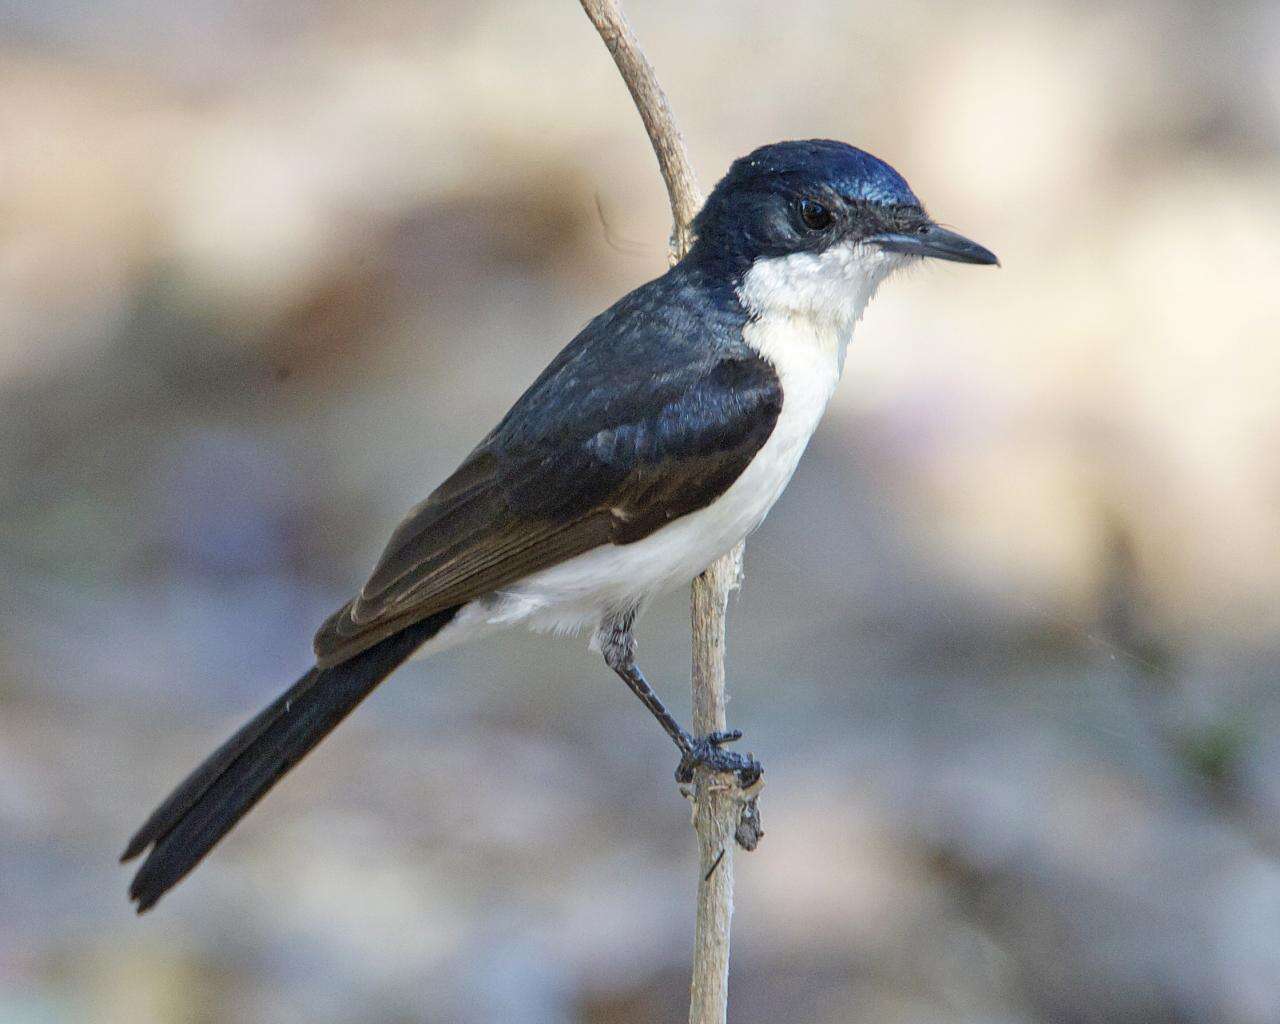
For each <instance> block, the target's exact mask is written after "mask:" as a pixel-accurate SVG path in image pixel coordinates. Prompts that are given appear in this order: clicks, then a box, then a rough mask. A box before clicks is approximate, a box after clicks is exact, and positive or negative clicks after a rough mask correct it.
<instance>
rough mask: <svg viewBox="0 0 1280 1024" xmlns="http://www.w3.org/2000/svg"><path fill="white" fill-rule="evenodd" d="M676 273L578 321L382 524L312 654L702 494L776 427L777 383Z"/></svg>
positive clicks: (700, 501)
mask: <svg viewBox="0 0 1280 1024" xmlns="http://www.w3.org/2000/svg"><path fill="white" fill-rule="evenodd" d="M679 269H680V268H677V270H676V271H673V272H672V273H670V274H668V275H666V276H665V277H663V278H659V279H658V280H657V281H653V282H650V284H648V285H646V286H644V287H643V288H640V289H637V291H635V292H632V293H631V294H630V295H628V296H627V297H626V298H624V299H623V300H621V301H620V302H619V303H618V304H617V305H615V306H614V307H613V308H611V309H610V310H608V311H607V312H605V313H603V314H601V315H600V316H599V317H597V318H596V319H595V320H593V321H592V322H591V323H590V324H589V325H588V326H587V327H586V329H584V330H583V332H582V333H581V334H579V335H578V337H577V338H575V339H574V340H573V342H571V343H570V344H569V346H568V347H567V348H566V349H565V350H564V351H563V352H561V353H560V355H559V356H557V358H556V359H555V361H554V362H552V364H551V365H550V366H549V367H547V369H546V371H544V373H543V374H542V376H541V377H539V378H538V380H537V381H536V382H535V383H534V384H533V386H532V387H530V388H529V390H528V391H526V392H525V394H524V395H523V396H521V398H520V399H519V401H517V403H516V405H515V406H514V407H513V408H512V410H511V411H510V412H509V413H508V414H507V415H506V417H505V418H504V419H503V421H502V422H501V423H500V424H499V425H498V426H497V427H496V428H495V429H494V431H493V432H492V433H491V434H490V435H489V436H488V437H487V438H485V440H484V441H483V442H482V443H481V444H480V446H479V447H478V448H477V449H476V450H475V451H474V452H473V453H472V454H471V455H470V456H469V457H468V458H467V460H466V461H465V462H464V463H463V464H462V466H460V467H459V468H458V470H457V471H456V472H455V473H454V474H453V475H452V476H451V477H449V479H448V480H446V481H445V482H444V483H443V484H442V485H441V486H440V487H439V488H438V489H437V490H436V491H435V492H434V493H433V494H432V495H431V496H430V497H428V498H427V499H426V501H424V502H422V503H421V504H420V505H418V506H417V507H416V508H415V509H414V510H413V511H412V512H411V513H410V514H409V516H408V518H407V519H405V521H404V522H403V523H401V525H400V526H399V528H398V529H397V530H396V531H395V533H394V534H393V536H392V538H391V541H390V543H389V544H388V545H387V548H386V550H385V551H384V552H383V555H382V557H381V559H380V560H379V562H378V564H377V566H376V567H375V569H374V571H373V575H372V576H371V577H370V578H369V581H368V582H367V583H366V584H365V586H364V587H363V588H362V589H361V591H360V594H359V596H358V597H356V598H355V599H354V600H352V601H350V602H349V603H348V604H346V605H345V606H344V607H343V608H341V609H340V610H339V611H338V612H336V613H335V614H334V615H333V616H331V617H330V618H329V620H328V621H327V622H326V623H325V624H324V625H323V626H322V627H321V629H320V631H319V632H318V633H317V634H316V639H315V649H316V656H317V660H318V663H319V664H320V666H321V667H324V666H326V665H333V664H336V663H337V662H340V661H342V660H344V659H346V658H349V657H351V656H352V655H354V654H356V653H358V652H360V651H362V650H365V649H367V648H368V647H370V646H372V645H373V644H375V643H377V642H378V641H380V640H382V639H384V638H385V637H387V636H390V635H391V634H392V633H394V632H396V631H397V630H400V629H403V628H404V627H405V626H406V625H409V624H410V623H413V622H416V621H418V620H419V619H422V618H424V617H425V616H428V615H431V614H433V613H435V612H438V611H440V610H442V609H445V608H450V607H455V606H457V605H459V604H462V603H465V602H467V601H470V600H473V599H475V598H477V597H480V596H483V595H484V594H487V593H490V592H492V591H494V590H496V589H499V588H501V587H503V586H505V585H507V584H510V583H512V582H514V581H516V580H518V579H521V578H523V577H525V576H528V575H530V574H531V573H534V572H537V571H538V570H540V569H545V568H549V567H550V566H553V565H556V564H557V563H560V562H563V561H565V560H567V559H569V558H572V557H573V556H575V555H579V554H582V553H584V552H586V551H589V550H591V549H592V548H595V547H598V546H599V545H601V544H607V543H613V544H628V543H632V542H634V541H637V540H640V539H641V538H643V537H646V536H648V535H649V534H650V533H652V532H653V531H654V530H657V529H658V528H659V527H661V526H664V525H665V524H667V523H669V522H671V521H672V520H674V519H677V518H679V517H680V516H683V515H686V514H688V513H690V512H693V511H696V510H698V509H700V508H704V507H705V506H707V505H708V504H710V503H711V502H712V501H714V500H715V499H716V498H717V497H718V496H719V495H720V494H722V493H723V492H724V491H725V490H726V489H727V488H728V486H729V485H730V484H731V483H733V481H734V480H736V479H737V478H738V476H739V474H741V473H742V471H743V470H744V469H745V468H746V467H747V464H748V463H750V461H751V459H752V458H753V457H754V456H755V454H756V452H758V451H759V450H760V448H761V446H762V445H763V444H764V442H765V441H766V440H767V439H768V437H769V435H770V433H772V431H773V427H774V424H775V422H776V421H777V418H778V414H779V413H780V412H781V409H782V393H781V389H780V387H779V384H778V378H777V374H776V373H775V372H774V369H773V367H772V366H771V365H770V364H769V363H768V362H766V361H765V360H764V359H762V358H761V357H760V356H759V355H758V354H757V353H756V352H755V351H754V350H753V349H751V348H750V347H749V346H747V345H746V344H745V343H744V342H743V341H742V324H743V322H745V315H744V314H742V312H741V310H740V308H735V306H734V305H733V304H730V305H729V308H728V309H727V310H726V309H725V308H723V307H724V305H725V304H724V303H721V304H720V307H721V308H719V309H717V310H715V311H712V309H711V307H710V306H708V305H707V304H706V303H705V302H699V301H696V299H697V298H698V297H699V296H698V295H697V294H696V293H694V292H692V291H691V290H690V286H689V284H688V282H687V281H684V280H682V279H681V278H680V277H679V275H678V271H679Z"/></svg>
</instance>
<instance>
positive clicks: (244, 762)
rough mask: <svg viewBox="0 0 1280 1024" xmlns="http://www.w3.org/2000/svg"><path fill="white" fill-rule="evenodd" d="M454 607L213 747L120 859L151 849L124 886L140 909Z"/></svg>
mask: <svg viewBox="0 0 1280 1024" xmlns="http://www.w3.org/2000/svg"><path fill="white" fill-rule="evenodd" d="M456 612H457V609H456V608H450V609H446V610H445V611H442V612H437V613H436V614H435V615H432V616H429V617H428V618H426V619H423V620H422V621H421V622H417V623H414V624H413V625H411V626H407V627H406V628H405V629H403V630H401V631H400V632H399V633H396V634H395V635H394V636H390V637H387V639H385V640H383V641H381V642H380V643H378V644H377V645H375V646H373V647H370V648H369V649H368V650H365V651H362V652H361V653H359V654H357V655H356V656H355V657H353V658H351V659H350V660H349V661H344V662H342V663H340V664H338V665H334V666H332V667H330V668H325V669H320V668H313V669H311V671H309V672H308V673H307V674H306V675H304V676H303V677H302V678H301V679H299V680H298V681H297V682H296V683H294V684H293V686H291V687H290V688H289V689H288V690H286V691H285V692H284V693H283V694H281V695H280V696H279V697H277V698H276V700H274V701H273V702H272V703H271V704H270V705H269V706H268V707H267V708H266V709H265V710H263V711H262V712H260V713H259V714H258V715H257V716H256V717H255V718H253V719H252V720H251V721H249V722H248V723H247V724H246V725H244V726H243V727H242V728H241V729H240V730H239V731H238V732H237V733H236V734H235V735H234V736H232V737H231V738H230V739H229V740H227V742H226V743H224V744H223V745H222V746H221V747H219V748H218V749H217V750H216V751H214V753H213V754H212V755H210V757H209V758H208V759H207V760H206V761H205V762H204V763H203V764H201V765H200V767H198V768H197V769H196V770H195V771H193V772H192V773H191V774H190V775H189V776H188V777H187V778H186V779H185V780H184V781H183V782H182V783H181V785H179V786H178V788H177V789H175V790H174V791H173V793H171V794H170V795H169V797H168V798H167V799H166V800H165V801H164V803H162V804H161V805H160V806H159V807H158V808H157V809H156V811H155V812H154V813H153V814H152V815H151V817H150V818H148V819H147V821H146V823H145V824H144V825H143V826H142V828H140V829H139V830H138V832H137V834H136V835H134V837H133V838H132V839H131V840H130V841H129V845H128V846H127V847H126V848H125V851H124V855H123V856H122V857H121V858H120V859H121V860H125V861H127V860H131V859H133V858H134V857H136V856H138V854H140V853H142V852H143V850H145V849H146V848H147V847H148V846H150V847H151V852H150V853H149V854H147V858H146V860H144V861H143V862H142V866H141V867H139V868H138V873H137V874H136V875H134V878H133V883H132V884H131V885H130V887H129V898H130V899H132V900H136V901H137V904H138V913H139V914H141V913H143V912H144V911H146V910H148V909H150V908H151V907H153V906H154V905H155V903H156V901H157V900H159V899H160V897H161V896H163V895H164V894H165V893H166V892H168V891H169V890H170V889H171V888H173V886H175V885H177V883H178V882H179V881H181V880H182V879H183V878H184V877H185V876H186V875H187V874H188V873H189V872H190V871H191V870H192V869H193V868H194V867H195V866H196V865H197V864H199V863H200V861H201V860H202V859H203V858H204V856H205V855H206V854H207V853H208V852H209V851H210V850H212V849H213V847H214V846H215V845H217V843H218V841H219V840H220V839H222V837H223V836H225V835H226V834H227V833H228V832H229V831H231V828H232V827H233V826H234V825H235V824H236V822H238V821H239V820H240V819H241V818H242V817H244V815H245V814H246V813H248V811H249V810H250V808H252V807H253V805H254V804H256V803H257V802H258V801H259V800H261V799H262V797H263V796H265V795H266V793H267V791H268V790H269V789H271V787H272V786H274V785H275V784H276V783H277V782H279V781H280V779H281V778H282V777H283V776H284V774H285V773H286V772H288V771H289V769H290V768H292V767H293V766H294V765H295V764H297V763H298V762H299V761H300V760H302V758H303V757H304V756H306V754H307V753H308V752H309V751H310V750H311V749H312V748H313V747H315V746H316V744H318V743H319V742H320V741H321V740H322V739H324V738H325V737H326V736H327V735H328V734H329V733H330V732H331V731H332V730H333V729H334V727H335V726H336V725H337V724H338V723H339V722H341V721H342V720H343V719H344V718H346V716H347V715H348V714H350V713H351V711H352V710H353V709H354V708H355V707H356V705H357V704H359V703H360V702H361V701H362V700H363V699H364V698H365V697H367V696H368V695H369V694H370V693H372V692H373V689H374V688H375V687H376V686H377V685H378V684H379V683H380V682H382V680H383V679H385V678H386V677H387V676H389V675H390V674H391V673H392V672H393V671H395V669H396V668H398V667H399V666H400V665H401V664H402V663H403V662H404V661H405V660H407V659H408V657H409V656H410V655H411V654H412V653H413V652H414V651H415V650H416V649H417V648H418V647H419V646H421V645H422V644H423V643H425V642H426V641H427V640H429V639H431V637H433V636H435V634H436V633H438V632H439V631H440V630H441V629H443V628H444V627H445V626H446V625H447V624H448V623H449V621H450V620H451V619H452V618H453V616H454V615H455V614H456Z"/></svg>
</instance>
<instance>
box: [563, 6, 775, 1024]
mask: <svg viewBox="0 0 1280 1024" xmlns="http://www.w3.org/2000/svg"><path fill="white" fill-rule="evenodd" d="M580 2H581V4H582V9H583V10H584V11H586V13H587V17H588V18H590V19H591V23H592V24H593V25H595V27H596V31H598V32H599V33H600V38H601V39H603V40H604V44H605V46H607V47H608V48H609V53H610V54H612V55H613V60H614V63H615V64H617V65H618V70H619V72H621V74H622V79H623V81H624V82H625V83H626V85H627V89H628V90H630V92H631V98H632V99H633V100H634V101H635V104H636V108H637V109H638V110H639V112H640V119H641V120H642V121H643V122H644V127H645V131H647V132H648V133H649V141H650V142H651V143H652V144H653V151H654V153H655V154H656V155H657V158H658V168H659V170H660V171H661V172H662V180H663V181H664V182H665V183H666V186H667V198H668V199H669V200H670V201H671V217H672V221H673V222H674V223H673V228H672V232H671V261H672V263H675V262H676V261H677V260H679V259H680V258H681V257H682V256H684V254H685V253H686V252H688V251H689V246H690V245H691V244H692V241H693V238H692V234H691V231H690V224H691V223H692V221H693V218H694V216H695V215H696V214H697V212H698V210H699V209H700V208H701V206H702V192H701V190H700V189H699V188H698V182H697V179H696V178H695V177H694V173H693V168H692V166H691V165H690V163H689V154H688V152H687V151H686V149H685V145H684V139H683V138H682V137H681V135H680V131H679V129H678V128H676V124H675V119H674V118H673V117H672V114H671V107H670V105H669V104H668V103H667V97H666V94H665V93H663V91H662V87H661V86H660V85H658V79H657V76H656V75H655V74H654V71H653V66H652V65H651V64H650V63H649V61H648V59H647V58H646V57H645V55H644V51H643V50H641V48H640V43H639V42H638V41H637V39H636V37H635V33H634V32H632V30H631V26H630V25H629V24H628V23H627V19H626V17H625V16H624V15H623V13H622V9H621V7H620V6H619V4H618V2H617V0H580ZM742 552H743V545H742V544H738V545H737V546H736V547H735V548H734V549H733V550H732V551H731V552H729V554H727V555H724V556H722V557H721V558H719V559H717V560H716V561H715V562H713V563H712V564H711V566H710V567H709V568H708V569H707V570H706V571H705V572H704V573H703V574H702V575H701V576H699V577H698V578H697V579H696V580H694V581H693V598H692V617H693V680H692V686H693V728H694V732H695V733H696V734H698V735H706V734H708V733H712V732H721V731H723V730H724V729H725V728H726V716H725V685H724V648H725V612H726V609H727V607H728V602H729V594H730V593H731V592H732V591H733V590H735V589H736V588H737V587H738V585H739V583H740V582H741V579H742ZM762 785H763V780H762V779H761V778H760V776H759V774H758V773H757V774H754V775H753V776H752V777H751V778H750V779H744V778H743V777H742V776H741V775H738V774H735V773H716V772H711V771H708V770H707V769H705V768H699V769H698V770H697V772H696V773H695V775H694V782H693V788H692V793H691V795H692V798H693V826H694V830H695V831H696V833H697V837H698V852H699V865H700V871H699V876H698V877H699V882H698V912H697V925H696V930H695V933H694V951H693V978H692V981H691V983H690V989H689V1024H724V1022H725V1016H726V1013H727V1009H728V997H729V927H730V922H731V919H732V917H733V847H734V843H735V842H736V843H737V844H738V845H740V846H742V847H743V848H744V849H747V850H754V849H755V847H756V844H757V843H758V842H759V841H760V837H761V836H762V835H764V830H763V829H762V828H761V827H760V815H759V811H758V809H757V807H756V797H757V795H758V794H759V791H760V788H761V786H762Z"/></svg>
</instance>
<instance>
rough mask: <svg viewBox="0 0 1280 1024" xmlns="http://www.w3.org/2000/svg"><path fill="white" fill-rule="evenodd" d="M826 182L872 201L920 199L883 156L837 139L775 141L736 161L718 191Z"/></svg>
mask: <svg viewBox="0 0 1280 1024" xmlns="http://www.w3.org/2000/svg"><path fill="white" fill-rule="evenodd" d="M789 183H790V184H795V185H796V186H799V187H804V186H805V185H806V184H808V185H811V186H812V187H821V186H825V187H826V188H829V189H831V190H832V191H834V192H837V193H839V194H840V195H842V196H844V197H846V198H847V199H861V200H863V201H865V202H869V203H890V204H900V205H906V206H916V205H919V200H918V199H916V196H915V193H914V192H912V191H911V186H910V185H908V184H907V182H906V180H905V179H904V178H903V177H902V175H901V174H899V173H898V172H897V171H895V170H894V169H893V168H892V167H890V166H889V165H888V164H887V163H885V162H884V161H883V160H881V159H879V158H878V157H874V156H872V155H871V154H870V153H868V152H866V151H865V150H861V149H858V148H856V147H855V146H850V145H849V144H848V143H846V142H837V141H835V140H834V139H807V140H805V141H802V142H775V143H773V144H772V145H770V146H761V147H760V148H759V149H757V150H755V151H753V152H751V153H748V154H747V155H746V156H744V157H741V158H739V159H737V160H735V161H734V162H733V164H732V165H731V166H730V168H729V173H728V174H726V175H725V176H724V177H723V178H722V179H721V180H720V183H719V184H717V185H716V188H715V191H716V192H721V191H722V190H723V191H733V190H738V189H742V188H751V187H752V186H753V185H757V186H760V187H765V188H768V187H771V186H776V185H786V184H789Z"/></svg>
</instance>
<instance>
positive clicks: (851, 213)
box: [690, 139, 998, 320]
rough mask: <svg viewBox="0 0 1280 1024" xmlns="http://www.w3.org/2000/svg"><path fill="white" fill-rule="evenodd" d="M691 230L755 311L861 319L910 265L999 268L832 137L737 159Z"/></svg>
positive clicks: (898, 182)
mask: <svg viewBox="0 0 1280 1024" xmlns="http://www.w3.org/2000/svg"><path fill="white" fill-rule="evenodd" d="M693 227H694V232H695V234H696V236H697V241H696V243H695V246H694V249H693V251H692V252H691V253H690V255H691V256H693V257H694V258H695V259H701V260H707V261H710V262H712V263H714V264H718V265H720V266H723V267H725V268H726V269H728V270H729V271H730V272H731V273H732V274H733V275H734V277H735V279H736V281H737V282H738V286H739V290H740V292H741V293H742V294H743V299H744V301H746V302H747V304H748V306H749V307H754V308H753V312H760V311H761V308H762V307H766V306H774V307H777V306H781V307H783V308H786V309H788V311H790V312H796V313H807V314H811V315H818V316H825V315H830V316H833V317H837V318H845V319H847V318H849V317H852V319H853V320H856V319H857V317H858V316H859V315H861V312H862V309H863V307H865V305H866V303H867V301H869V300H870V298H871V295H872V294H873V293H874V291H875V288H876V286H877V285H878V284H879V283H880V282H881V281H882V280H884V278H885V277H886V276H887V275H888V274H889V273H891V272H892V271H893V270H895V269H897V268H899V267H901V266H903V265H905V264H907V263H909V262H911V261H912V260H914V259H921V258H932V259H942V260H953V261H955V262H958V263H980V264H993V263H997V262H998V261H997V259H996V257H995V254H994V253H992V252H990V251H989V250H987V249H984V248H983V247H982V246H980V245H978V244H977V243H976V242H971V241H970V240H969V239H967V238H965V237H964V236H963V235H959V234H956V233H955V232H954V231H950V230H948V229H947V228H944V227H941V226H940V225H938V224H937V223H935V222H934V221H933V220H932V218H930V217H929V215H928V214H927V213H925V211H924V207H923V206H922V205H921V203H920V200H919V199H917V198H916V196H915V193H914V192H912V191H911V187H910V186H909V185H908V184H907V183H906V181H905V180H904V179H903V177H902V175H900V174H899V173H898V172H897V171H895V170H894V169H893V168H892V167H890V166H889V165H888V164H886V163H885V162H884V161H883V160H879V159H877V158H876V157H874V156H872V155H871V154H870V153H866V152H863V151H862V150H860V149H855V148H854V147H853V146H850V145H847V144H846V143H843V142H834V141H831V140H827V139H814V140H810V141H806V142H778V143H775V144H773V145H771V146H762V147H761V148H760V149H757V150H755V151H754V152H752V153H749V154H748V155H747V156H744V157H742V158H741V159H739V160H735V161H734V163H733V165H732V166H731V167H730V168H729V173H728V174H726V175H725V176H724V178H723V179H721V181H720V183H719V184H717V185H716V187H715V190H714V191H713V192H712V193H711V195H710V196H709V197H708V198H707V202H706V205H705V206H704V207H703V209H702V212H701V213H699V214H698V217H697V219H696V220H695V221H694V225H693Z"/></svg>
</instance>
